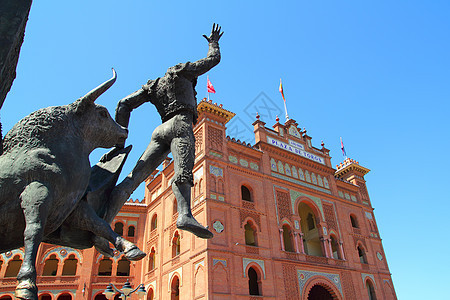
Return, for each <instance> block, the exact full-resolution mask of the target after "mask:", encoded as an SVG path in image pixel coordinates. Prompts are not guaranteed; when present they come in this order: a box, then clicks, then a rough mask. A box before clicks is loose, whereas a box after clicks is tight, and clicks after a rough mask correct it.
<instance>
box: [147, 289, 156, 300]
mask: <svg viewBox="0 0 450 300" xmlns="http://www.w3.org/2000/svg"><path fill="white" fill-rule="evenodd" d="M154 298H155V295H154V293H153V289H149V290H148V293H147V300H153V299H154Z"/></svg>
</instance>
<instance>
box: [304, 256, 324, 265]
mask: <svg viewBox="0 0 450 300" xmlns="http://www.w3.org/2000/svg"><path fill="white" fill-rule="evenodd" d="M306 261H308V262H313V263H317V264H324V265H326V264H328V258H326V257H322V256H312V255H306Z"/></svg>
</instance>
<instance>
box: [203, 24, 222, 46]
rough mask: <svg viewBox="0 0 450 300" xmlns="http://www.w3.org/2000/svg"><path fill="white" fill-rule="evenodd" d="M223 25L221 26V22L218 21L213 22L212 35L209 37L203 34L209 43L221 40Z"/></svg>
mask: <svg viewBox="0 0 450 300" xmlns="http://www.w3.org/2000/svg"><path fill="white" fill-rule="evenodd" d="M221 29H222V27H220V26H219V24H217V25H216V23H214V24H213V27H212V30H211V35H210V36H209V37H207V36H206V35H203V37H204V38H205V39H206V40H207V41H208V43H214V42H215V43H217V42H219V39H220V38H221V37H222V34H223V32H220V30H221Z"/></svg>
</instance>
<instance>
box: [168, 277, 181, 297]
mask: <svg viewBox="0 0 450 300" xmlns="http://www.w3.org/2000/svg"><path fill="white" fill-rule="evenodd" d="M170 287H171V295H170V300H179V299H180V279H178V276H175V277H174V278H173V279H172V284H171V286H170Z"/></svg>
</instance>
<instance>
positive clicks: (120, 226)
mask: <svg viewBox="0 0 450 300" xmlns="http://www.w3.org/2000/svg"><path fill="white" fill-rule="evenodd" d="M114 232H115V233H117V234H118V235H120V236H122V235H123V223H122V222H117V223H116V224H115V225H114Z"/></svg>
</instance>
